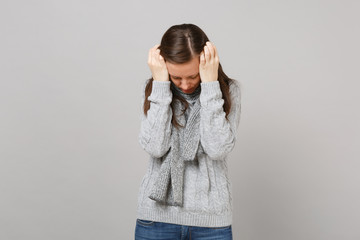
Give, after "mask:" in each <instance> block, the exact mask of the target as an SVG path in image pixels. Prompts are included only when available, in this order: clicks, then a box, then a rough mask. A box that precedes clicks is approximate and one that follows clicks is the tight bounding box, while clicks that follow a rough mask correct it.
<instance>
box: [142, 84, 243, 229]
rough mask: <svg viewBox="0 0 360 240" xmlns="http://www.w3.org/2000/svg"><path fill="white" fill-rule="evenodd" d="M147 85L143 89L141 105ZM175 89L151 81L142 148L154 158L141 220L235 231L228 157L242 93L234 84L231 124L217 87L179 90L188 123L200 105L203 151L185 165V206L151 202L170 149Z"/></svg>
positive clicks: (145, 179)
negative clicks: (226, 228)
mask: <svg viewBox="0 0 360 240" xmlns="http://www.w3.org/2000/svg"><path fill="white" fill-rule="evenodd" d="M147 82H148V80H147V81H145V83H144V86H143V89H142V103H143V102H144V99H145V91H144V90H145V86H146V84H147ZM171 84H172V82H170V81H167V82H160V81H153V86H152V92H151V94H150V96H149V97H148V100H149V101H150V109H149V110H148V112H147V116H145V115H144V113H143V111H142V114H141V128H140V134H139V143H140V145H141V146H142V148H143V149H144V150H145V151H146V152H147V153H148V154H149V155H150V158H149V162H148V169H147V172H146V174H145V176H144V177H143V179H142V181H141V184H140V190H139V195H138V206H137V218H139V219H143V220H150V221H158V222H166V223H174V224H181V225H188V226H200V227H222V226H228V225H231V224H232V212H233V206H232V185H231V181H230V179H229V178H228V168H227V155H228V154H229V152H230V151H232V149H233V148H234V145H235V142H236V130H237V127H238V125H239V122H240V112H241V104H240V87H239V84H238V82H237V81H236V80H233V81H232V82H231V84H230V95H231V100H232V107H231V111H230V114H229V115H228V120H227V119H226V118H225V112H224V110H223V104H224V100H223V99H222V92H221V90H220V84H219V82H218V81H214V82H201V84H200V86H199V87H198V88H197V89H196V90H195V92H194V93H192V94H185V93H182V92H181V91H180V90H179V89H177V88H175V90H174V94H181V95H182V96H183V97H184V98H185V99H186V100H187V101H188V102H189V107H188V109H187V110H186V112H185V121H187V120H188V117H189V116H191V113H192V112H191V111H192V110H193V109H194V107H193V106H194V104H195V103H196V101H199V102H200V106H201V107H200V114H199V115H198V117H199V118H200V119H198V121H199V124H198V126H199V133H200V134H199V146H198V148H197V154H196V155H195V157H194V159H193V160H192V161H184V172H183V174H184V175H183V204H182V206H172V205H168V204H162V203H161V202H158V201H154V200H153V199H151V198H149V196H150V195H151V191H152V189H153V186H154V184H155V182H156V181H157V179H158V177H159V173H160V168H161V166H162V163H163V160H164V158H163V157H164V155H165V154H166V153H167V152H168V151H169V149H170V146H171V134H172V132H173V131H172V124H171V119H172V109H171V107H170V103H171V101H172V97H173V93H172V91H171V90H170V85H171ZM174 86H175V85H174ZM175 106H179V105H175ZM176 109H177V107H176ZM176 112H177V110H176ZM190 142H191V141H190ZM180 152H181V151H180Z"/></svg>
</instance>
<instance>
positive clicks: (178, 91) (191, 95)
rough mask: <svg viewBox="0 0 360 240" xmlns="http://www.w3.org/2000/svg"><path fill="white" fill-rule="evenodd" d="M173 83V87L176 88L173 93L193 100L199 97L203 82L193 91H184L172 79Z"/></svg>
mask: <svg viewBox="0 0 360 240" xmlns="http://www.w3.org/2000/svg"><path fill="white" fill-rule="evenodd" d="M171 85H172V86H173V89H174V91H173V93H174V94H176V95H180V96H182V97H183V98H185V99H186V100H187V101H193V100H196V99H198V97H199V95H200V92H201V84H199V86H198V87H197V88H196V89H195V91H194V92H192V93H184V92H183V91H181V89H180V88H178V87H177V86H176V85H175V84H174V83H173V82H172V81H171Z"/></svg>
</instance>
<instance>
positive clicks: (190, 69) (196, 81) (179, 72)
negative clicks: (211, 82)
mask: <svg viewBox="0 0 360 240" xmlns="http://www.w3.org/2000/svg"><path fill="white" fill-rule="evenodd" d="M199 61H200V59H199V57H194V58H192V59H191V60H190V61H189V62H187V63H181V64H173V63H169V62H166V67H167V70H168V72H169V75H170V79H171V81H172V82H173V83H174V84H175V86H177V87H178V88H179V89H180V90H181V91H182V92H184V93H187V94H189V93H192V92H194V91H195V89H196V88H197V87H198V86H199V85H200V74H199V63H200V62H199Z"/></svg>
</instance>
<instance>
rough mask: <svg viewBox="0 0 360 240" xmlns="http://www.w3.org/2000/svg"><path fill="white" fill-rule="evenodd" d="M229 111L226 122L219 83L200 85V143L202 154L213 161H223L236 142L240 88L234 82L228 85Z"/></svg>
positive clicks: (239, 109)
mask: <svg viewBox="0 0 360 240" xmlns="http://www.w3.org/2000/svg"><path fill="white" fill-rule="evenodd" d="M230 95H231V103H232V105H231V109H230V113H229V115H228V119H229V120H227V119H226V118H225V112H224V110H223V104H224V100H223V99H222V92H221V90H220V83H219V81H211V82H203V83H201V93H200V103H201V110H200V117H201V120H200V142H201V145H202V147H203V150H204V152H205V153H206V154H207V155H208V156H209V157H210V158H211V159H213V160H224V159H225V157H226V156H227V154H228V153H229V152H231V151H232V149H233V148H234V145H235V141H236V130H237V127H238V125H239V122H240V112H241V100H240V87H239V84H238V82H237V81H236V80H233V83H232V84H230Z"/></svg>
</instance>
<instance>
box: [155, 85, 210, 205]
mask: <svg viewBox="0 0 360 240" xmlns="http://www.w3.org/2000/svg"><path fill="white" fill-rule="evenodd" d="M172 84H173V83H172ZM173 86H174V91H173V93H174V94H180V95H182V96H183V97H184V98H185V99H187V100H193V101H194V100H195V99H196V101H195V103H194V105H191V103H189V108H191V109H189V110H190V113H189V116H187V117H186V116H184V114H181V108H182V104H181V102H180V101H175V102H174V104H175V107H174V109H175V114H176V117H177V118H176V119H177V120H178V122H179V123H180V125H182V126H184V127H180V128H179V129H177V128H175V127H174V126H173V125H172V127H171V140H170V149H169V151H168V152H167V153H166V154H165V155H164V156H163V157H162V163H161V167H160V171H159V175H158V177H157V179H156V181H155V183H154V185H153V188H152V190H151V193H150V195H149V198H150V199H152V200H155V201H157V202H159V203H162V204H165V205H171V206H183V187H184V170H185V161H192V160H194V159H195V157H196V155H197V154H201V153H203V150H202V147H201V145H200V132H199V127H200V126H199V124H200V108H201V105H200V98H199V94H200V89H201V87H200V86H199V87H198V88H197V89H196V90H195V92H193V93H191V94H185V93H183V92H181V90H180V89H178V88H177V87H176V86H175V85H173Z"/></svg>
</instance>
